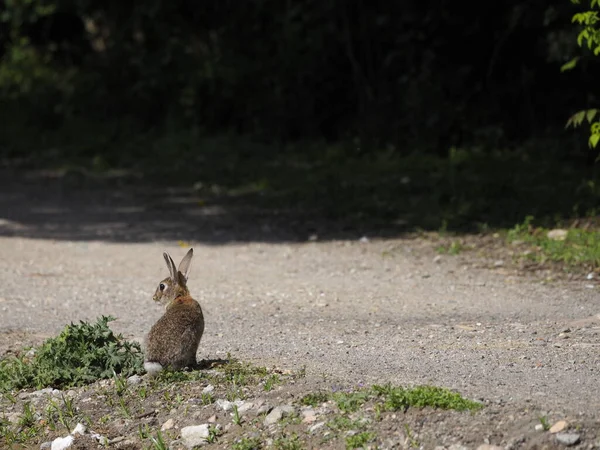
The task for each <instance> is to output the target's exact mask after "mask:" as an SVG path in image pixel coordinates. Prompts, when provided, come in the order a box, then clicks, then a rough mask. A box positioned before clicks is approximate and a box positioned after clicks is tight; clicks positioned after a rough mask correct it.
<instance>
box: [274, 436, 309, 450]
mask: <svg viewBox="0 0 600 450" xmlns="http://www.w3.org/2000/svg"><path fill="white" fill-rule="evenodd" d="M273 448H275V449H277V450H303V449H304V446H303V445H302V442H301V441H300V438H298V435H297V434H295V433H293V434H291V435H289V436H287V435H285V436H281V437H278V438H277V439H275V440H274V441H273Z"/></svg>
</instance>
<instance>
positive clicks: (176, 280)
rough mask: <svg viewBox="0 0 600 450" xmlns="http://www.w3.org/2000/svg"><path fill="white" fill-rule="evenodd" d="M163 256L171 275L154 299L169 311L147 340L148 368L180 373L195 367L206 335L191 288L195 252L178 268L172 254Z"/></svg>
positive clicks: (151, 331) (149, 369)
mask: <svg viewBox="0 0 600 450" xmlns="http://www.w3.org/2000/svg"><path fill="white" fill-rule="evenodd" d="M163 256H164V258H165V262H166V263H167V267H168V268H169V273H170V275H169V277H167V278H165V279H164V280H162V281H161V282H160V283H159V285H158V287H157V288H156V292H155V293H154V297H153V299H154V301H157V302H160V303H161V304H162V305H164V306H165V308H166V311H165V313H164V314H163V316H162V317H161V318H160V319H158V321H157V322H156V323H155V324H154V325H153V326H152V328H151V329H150V332H149V333H148V336H147V338H146V358H145V362H144V367H145V368H146V371H147V372H148V373H149V374H154V373H157V372H159V371H160V370H162V369H163V368H166V367H169V368H171V369H172V370H180V369H183V368H184V367H189V366H193V365H195V364H196V352H197V350H198V346H199V345H200V339H201V338H202V333H203V332H204V316H203V315H202V308H200V305H199V304H198V302H197V301H196V300H194V299H193V298H192V297H191V296H190V292H189V290H188V288H187V278H188V272H189V268H190V264H191V260H192V256H193V249H190V250H189V251H188V253H187V254H186V255H185V256H184V258H183V259H182V260H181V263H180V264H179V267H178V268H175V263H173V259H172V258H171V257H170V256H169V254H168V253H166V252H165V253H164V254H163Z"/></svg>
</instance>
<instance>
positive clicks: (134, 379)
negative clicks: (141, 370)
mask: <svg viewBox="0 0 600 450" xmlns="http://www.w3.org/2000/svg"><path fill="white" fill-rule="evenodd" d="M141 382H142V377H140V376H139V375H131V376H130V377H129V378H127V385H128V386H137V385H138V384H140V383H141Z"/></svg>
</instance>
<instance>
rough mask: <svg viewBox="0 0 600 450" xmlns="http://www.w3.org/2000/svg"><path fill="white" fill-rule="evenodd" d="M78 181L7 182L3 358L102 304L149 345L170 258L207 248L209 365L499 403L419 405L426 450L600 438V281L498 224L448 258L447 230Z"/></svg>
mask: <svg viewBox="0 0 600 450" xmlns="http://www.w3.org/2000/svg"><path fill="white" fill-rule="evenodd" d="M78 183H79V181H77V182H76V183H75V184H74V185H69V184H66V183H65V181H64V180H62V181H57V180H56V179H54V178H52V176H48V174H42V175H40V174H25V175H20V176H19V177H16V176H14V174H12V175H11V174H4V176H3V177H2V181H0V256H1V257H0V285H1V286H2V289H1V290H0V352H1V353H0V354H5V353H6V352H7V351H11V350H16V349H19V348H21V347H23V346H25V345H28V344H33V343H39V342H41V340H43V339H44V338H45V337H47V336H51V335H54V334H56V333H57V332H58V331H60V330H61V329H62V327H63V326H64V325H66V324H68V323H70V322H71V321H73V322H77V321H79V320H94V319H95V318H96V317H98V316H99V315H112V316H114V317H116V318H118V320H117V321H116V322H113V323H112V327H113V328H114V329H115V330H116V331H119V332H122V333H124V334H125V336H127V337H129V338H133V339H139V340H142V338H143V336H144V334H145V333H147V331H148V330H149V328H150V326H151V325H152V324H153V323H154V322H155V321H156V320H157V319H158V317H160V315H161V309H160V307H159V306H158V305H155V304H153V302H152V300H151V296H152V293H153V291H154V289H155V287H156V284H157V283H158V282H159V281H160V280H161V279H162V278H163V277H164V276H166V275H168V272H167V268H166V266H165V264H164V261H163V259H162V252H163V251H164V250H167V251H168V252H170V253H171V255H172V256H173V258H174V259H175V260H176V261H178V260H179V259H180V258H181V257H182V256H183V255H184V254H185V251H186V249H187V248H188V247H189V246H193V247H194V251H195V258H194V261H193V264H192V269H191V275H190V280H189V287H190V290H191V292H192V294H193V295H194V297H195V298H196V299H197V300H198V301H199V302H200V303H201V305H202V307H203V309H204V313H205V317H206V331H205V334H204V337H203V339H202V343H201V347H200V352H199V354H198V357H199V358H200V359H219V358H224V357H225V355H227V354H228V353H230V354H231V356H233V357H235V358H237V359H239V360H242V361H248V362H252V363H254V364H258V365H262V366H267V367H275V366H276V367H279V368H285V369H286V370H290V371H298V370H301V369H302V368H305V373H306V378H305V379H303V381H302V382H299V383H300V385H301V386H302V390H303V392H310V391H311V390H323V389H329V390H331V389H335V388H336V387H338V388H339V387H340V386H342V387H344V388H356V387H360V386H368V385H372V384H374V383H378V384H384V383H388V382H389V383H393V384H397V385H406V386H413V385H421V384H431V385H436V386H443V387H447V388H450V389H454V390H457V391H458V392H460V393H461V394H462V395H463V396H465V397H467V398H470V399H474V400H477V401H480V402H482V403H483V404H485V405H487V406H486V408H484V409H483V410H482V411H480V412H477V413H473V414H469V413H456V412H449V413H439V412H435V411H408V412H406V413H404V414H405V419H404V420H405V421H406V422H407V423H411V425H412V426H413V428H414V429H417V430H419V433H420V434H421V436H422V437H425V436H427V438H423V439H421V442H422V443H424V444H422V445H421V446H422V448H433V447H435V445H441V446H446V447H447V448H451V447H450V442H454V443H455V444H454V445H464V446H465V447H461V448H477V446H479V445H483V444H487V443H490V444H496V445H500V446H502V447H506V448H560V445H562V444H557V442H556V440H554V438H553V436H551V435H550V434H548V433H543V434H539V433H537V434H536V432H535V431H534V427H535V425H536V424H539V423H540V421H539V417H542V416H545V417H547V418H548V420H549V422H550V424H552V423H554V422H556V421H558V420H561V419H565V420H567V421H568V422H569V423H571V424H572V425H573V427H574V429H576V431H577V433H579V435H580V443H579V444H578V446H577V448H600V395H598V386H600V301H599V300H600V298H599V294H598V290H599V289H600V285H599V284H598V282H597V280H596V278H594V277H592V278H591V279H587V277H586V276H584V275H585V274H575V275H570V276H569V275H565V274H564V273H561V272H560V270H558V271H557V270H556V268H550V269H548V270H539V271H532V270H529V268H527V267H524V266H523V265H522V264H521V263H520V262H519V261H518V260H515V259H514V251H513V250H514V249H511V248H508V249H507V246H506V245H504V244H503V243H502V242H499V241H498V239H499V238H494V237H493V236H492V237H490V236H485V237H480V236H471V237H464V239H465V240H466V241H468V244H469V245H468V247H469V248H470V249H469V250H466V251H463V252H461V253H460V254H458V255H448V254H443V255H441V254H439V253H438V252H437V251H436V248H437V247H438V246H439V245H440V238H439V237H436V236H434V235H415V234H411V235H408V234H406V235H397V236H395V237H389V233H386V236H388V237H385V238H381V237H378V236H379V235H381V234H383V233H379V232H378V230H376V229H364V230H355V231H352V230H343V231H340V230H342V229H343V227H336V226H333V225H331V224H324V223H320V222H318V221H299V220H296V219H288V218H285V217H281V216H279V215H276V214H258V213H256V212H253V211H251V210H250V209H244V208H241V207H237V208H235V209H233V208H231V209H228V208H227V207H226V206H223V205H220V206H211V205H202V204H200V203H199V202H198V201H197V200H196V199H195V197H194V193H193V192H192V191H186V190H175V189H174V190H164V189H162V190H158V189H157V190H156V191H152V190H151V189H141V188H136V187H134V186H119V185H118V183H114V185H113V184H111V183H101V184H100V183H99V184H94V183H92V184H84V185H80V184H78ZM298 386H299V384H298V383H296V384H294V389H296V390H297V389H299V388H298ZM280 389H284V390H285V389H287V388H286V387H285V386H283V387H281V388H280ZM280 395H283V396H285V395H284V393H281V392H280ZM390 420H391V419H390ZM386 427H387V428H386ZM378 429H379V430H380V431H379V432H378V435H380V436H382V437H381V440H380V441H378V442H379V444H378V445H379V446H380V448H392V447H394V446H395V445H396V444H393V443H390V442H391V441H390V440H389V439H388V438H390V437H392V436H396V435H397V434H398V432H399V431H402V429H401V428H400V425H397V426H396V425H394V422H393V421H392V422H389V423H388V425H386V426H385V427H384V426H383V425H381V426H380V427H379V428H378ZM386 430H387V431H386ZM449 437H452V439H449ZM405 438H406V436H405ZM436 440H437V442H436ZM386 442H387V443H386ZM403 442H404V444H402V443H399V444H397V448H402V446H404V445H405V444H406V439H405V440H404V441H403ZM215 445H219V444H215ZM221 445H224V444H221ZM335 445H337V444H335ZM335 445H334V446H333V447H332V448H335ZM310 446H312V447H313V448H321V447H322V448H325V447H327V446H326V445H324V444H317V443H314V442H313V443H312V444H310ZM429 446H431V447H429ZM225 448H226V447H225ZM342 448H343V446H342ZM454 448H459V447H454Z"/></svg>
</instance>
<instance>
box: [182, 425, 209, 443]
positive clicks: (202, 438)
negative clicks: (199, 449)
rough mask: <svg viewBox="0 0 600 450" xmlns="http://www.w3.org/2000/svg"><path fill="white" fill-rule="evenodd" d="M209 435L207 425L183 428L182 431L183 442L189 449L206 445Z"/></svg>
mask: <svg viewBox="0 0 600 450" xmlns="http://www.w3.org/2000/svg"><path fill="white" fill-rule="evenodd" d="M209 435H210V433H209V431H208V424H207V423H205V424H202V425H192V426H190V427H183V428H182V429H181V442H182V443H183V445H184V446H186V447H187V448H194V447H196V446H198V445H204V444H206V442H207V439H208V436H209Z"/></svg>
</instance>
